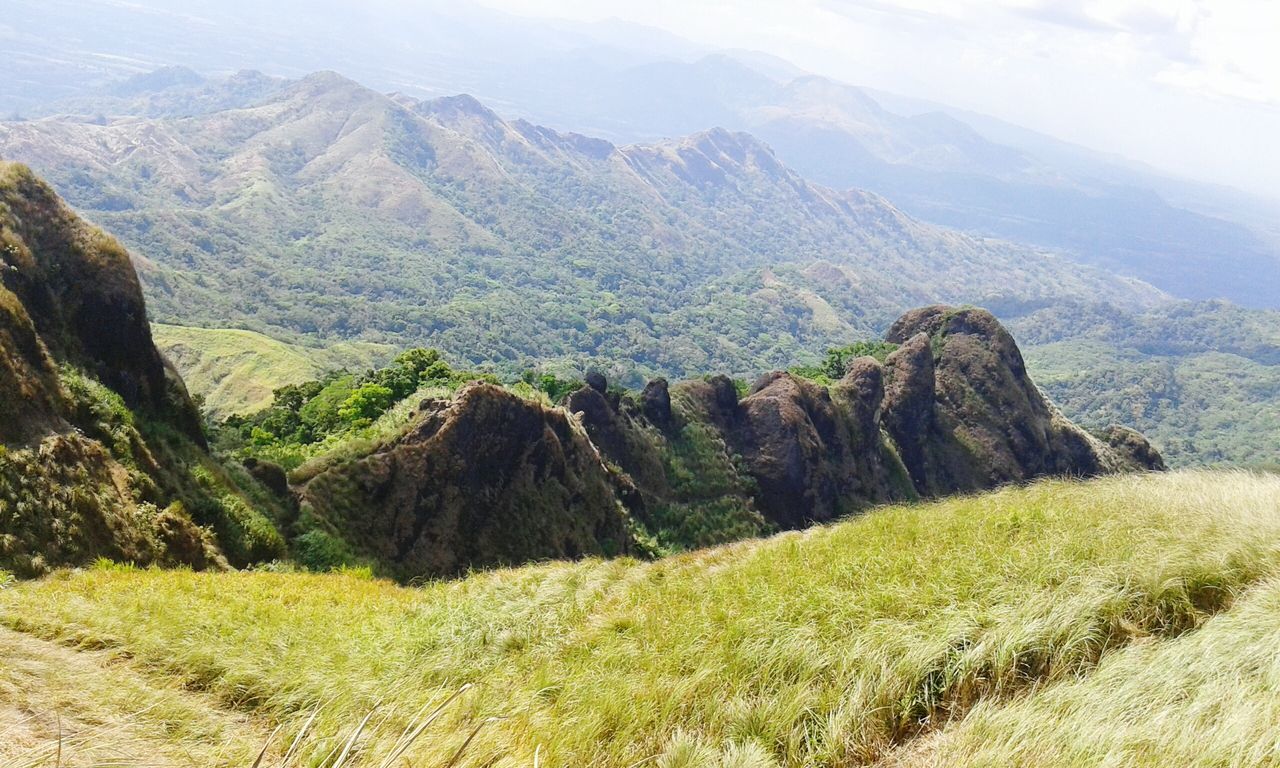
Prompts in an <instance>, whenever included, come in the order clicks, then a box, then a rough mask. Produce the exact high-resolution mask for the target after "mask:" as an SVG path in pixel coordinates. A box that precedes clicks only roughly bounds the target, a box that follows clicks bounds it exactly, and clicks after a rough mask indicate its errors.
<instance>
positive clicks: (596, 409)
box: [565, 387, 668, 517]
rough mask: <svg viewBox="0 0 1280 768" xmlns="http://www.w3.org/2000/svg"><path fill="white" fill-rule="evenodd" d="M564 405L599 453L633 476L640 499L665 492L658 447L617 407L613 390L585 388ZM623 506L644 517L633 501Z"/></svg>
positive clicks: (571, 395) (659, 495)
mask: <svg viewBox="0 0 1280 768" xmlns="http://www.w3.org/2000/svg"><path fill="white" fill-rule="evenodd" d="M565 407H566V408H568V410H569V412H570V413H574V414H577V415H578V418H579V419H580V420H581V421H582V426H583V428H585V429H586V430H587V435H588V436H589V437H590V438H591V442H592V443H594V444H595V446H596V447H597V448H598V449H599V450H600V453H601V454H602V455H603V456H604V457H605V458H606V459H608V460H609V461H611V462H613V463H614V464H615V465H616V466H618V467H620V468H622V469H623V470H624V471H625V472H626V473H627V474H628V475H629V476H630V480H631V482H632V483H634V485H635V486H636V489H637V491H638V492H640V493H641V498H648V499H655V498H657V497H662V496H665V495H666V493H667V490H668V488H667V481H666V476H665V474H664V472H663V468H662V457H661V455H660V454H659V452H658V446H657V445H656V444H655V443H654V441H653V440H652V439H650V438H648V437H647V436H646V435H645V434H644V431H643V428H642V427H641V426H640V425H639V424H636V423H635V422H634V421H633V419H632V418H631V416H630V415H628V414H627V413H625V412H623V410H622V409H620V408H619V407H618V403H617V402H616V401H615V400H614V399H613V393H609V394H601V392H600V391H599V390H597V389H595V388H593V387H582V388H581V389H579V390H577V391H575V392H572V393H570V395H569V396H568V398H566V400H565ZM624 506H626V507H627V508H628V509H630V510H632V511H633V512H634V513H636V514H637V515H639V516H641V517H643V515H644V512H643V510H642V509H641V508H638V507H637V506H636V505H635V504H634V503H631V504H624Z"/></svg>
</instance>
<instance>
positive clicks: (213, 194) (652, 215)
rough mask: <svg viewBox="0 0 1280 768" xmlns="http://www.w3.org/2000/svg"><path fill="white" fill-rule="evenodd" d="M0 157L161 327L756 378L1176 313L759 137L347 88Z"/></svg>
mask: <svg viewBox="0 0 1280 768" xmlns="http://www.w3.org/2000/svg"><path fill="white" fill-rule="evenodd" d="M0 155H3V156H5V157H11V158H14V159H20V160H23V161H25V162H28V163H30V164H31V165H33V166H34V167H36V168H37V169H39V170H40V171H41V172H42V173H45V174H46V175H47V176H48V177H49V178H50V179H51V180H52V182H53V183H54V184H55V186H57V187H58V188H59V189H60V191H62V192H63V193H64V194H65V195H66V196H67V197H68V198H69V199H70V200H71V201H72V202H73V203H74V204H76V205H77V206H78V207H80V208H81V209H82V210H84V211H85V212H86V213H87V214H88V215H90V216H92V217H93V218H94V219H95V220H96V221H98V222H100V223H102V224H103V225H106V226H109V227H110V228H111V229H112V230H113V231H115V232H118V233H119V234H120V236H121V237H123V238H124V239H125V241H126V242H127V243H128V244H129V245H130V246H131V247H132V248H134V249H135V252H136V254H137V255H138V258H139V269H140V272H141V274H142V276H143V279H144V281H145V282H146V285H147V287H148V289H149V291H150V298H151V306H152V311H153V312H154V313H155V319H157V320H160V321H163V322H176V323H181V324H196V325H205V326H210V327H224V326H226V325H228V324H231V325H238V326H242V327H246V328H249V329H251V330H259V331H268V332H271V333H273V334H275V335H277V336H283V337H285V338H288V337H291V336H293V337H299V336H305V337H311V338H317V339H326V340H329V341H337V340H361V341H374V342H382V343H390V344H393V345H396V346H401V347H403V346H412V345H416V344H429V345H435V346H438V347H440V348H441V349H442V350H444V351H446V352H448V353H449V354H450V355H451V356H453V357H455V359H459V360H467V361H470V362H472V363H494V364H499V365H503V366H508V367H516V366H521V365H526V366H527V365H534V364H545V363H546V361H548V360H551V361H556V360H559V361H563V362H564V363H566V364H568V363H573V364H580V363H581V362H582V361H583V360H584V359H596V360H598V361H600V362H601V363H602V364H611V365H613V366H616V370H618V372H619V373H622V374H624V375H626V376H630V377H634V378H635V379H637V380H638V377H640V376H641V375H644V374H646V373H653V372H662V373H667V374H676V375H685V374H688V373H694V372H699V373H700V372H702V371H707V370H721V371H726V372H730V373H746V372H749V371H752V370H757V369H759V368H760V367H766V366H770V365H772V366H780V365H786V364H789V363H791V362H792V361H793V360H795V359H797V358H799V357H803V356H804V355H805V354H810V355H812V354H813V350H821V349H823V348H825V347H827V346H833V345H836V344H843V343H848V342H849V341H850V340H851V339H856V338H861V337H865V336H869V335H871V334H873V333H875V332H876V331H878V330H879V329H881V328H883V327H885V326H886V325H887V324H888V322H889V321H890V320H892V318H893V317H894V316H896V315H897V314H898V313H899V312H900V311H901V310H903V309H905V308H907V307H909V306H913V305H919V304H923V303H928V302H932V301H948V302H993V303H995V302H998V303H1010V302H1013V303H1018V302H1023V303H1025V302H1040V303H1049V304H1051V303H1053V302H1054V301H1055V300H1058V299H1068V298H1079V297H1084V296H1091V297H1099V298H1103V299H1105V300H1109V301H1112V302H1115V303H1119V304H1122V305H1124V304H1134V305H1138V306H1146V305H1149V304H1151V303H1153V302H1156V301H1158V300H1160V298H1161V297H1160V295H1159V293H1158V292H1157V291H1155V290H1154V289H1152V288H1150V287H1149V286H1145V285H1143V284H1140V283H1137V282H1134V281H1128V280H1123V279H1117V278H1113V277H1110V276H1108V275H1106V274H1105V273H1102V272H1100V271H1095V270H1090V269H1088V268H1084V267H1081V266H1079V265H1077V264H1074V263H1072V262H1069V261H1066V260H1064V259H1062V258H1059V257H1056V256H1053V255H1051V254H1046V253H1042V252H1038V251H1035V250H1033V249H1029V248H1025V247H1021V246H1015V245H1012V244H1009V243H1004V242H995V241H989V240H984V239H981V238H975V237H969V236H965V235H961V234H957V233H955V232H950V231H947V230H943V229H940V228H937V227H933V226H930V225H926V224H922V223H920V222H918V221H915V220H913V219H911V218H910V217H908V216H906V215H904V214H903V213H901V212H900V211H898V210H897V209H896V208H894V207H893V206H891V205H890V204H888V203H887V202H886V201H885V200H883V199H882V198H880V197H878V196H875V195H872V194H869V193H865V192H857V191H835V190H831V189H828V188H825V187H821V186H818V185H816V184H813V183H811V182H808V181H806V180H805V179H804V178H802V177H801V176H799V175H798V174H796V173H795V172H794V171H792V170H790V169H789V168H787V167H786V166H785V165H783V164H782V163H781V162H780V161H779V160H778V159H777V158H776V157H775V156H774V154H773V153H772V151H770V149H769V148H768V147H767V146H765V145H764V144H762V143H761V142H759V141H757V140H756V139H754V138H752V137H751V136H748V135H745V134H740V133H731V132H728V131H724V130H719V129H717V130H712V131H708V132H704V133H699V134H695V135H693V136H690V137H687V138H684V139H678V140H671V141H666V142H660V143H656V144H646V145H633V146H626V147H617V146H614V145H613V144H610V143H608V142H605V141H602V140H599V139H591V138H587V137H584V136H581V135H578V134H566V133H558V132H555V131H552V130H549V129H546V128H542V127H539V126H536V125H533V124H531V123H528V122H525V121H522V120H516V121H506V120H503V119H501V118H500V117H499V116H498V115H497V114H495V113H494V112H493V111H491V110H489V109H487V108H486V107H485V106H483V105H482V104H480V103H479V102H478V101H476V100H475V99H473V98H471V97H468V96H456V97H448V98H442V99H436V100H429V101H422V102H419V101H415V100H413V99H410V98H408V97H396V98H391V97H387V96H384V95H381V94H378V93H376V92H374V91H372V90H369V89H366V88H363V87H361V86H359V85H357V84H356V83H354V82H351V81H349V80H346V79H344V78H341V77H339V76H337V75H334V74H318V75H313V76H310V77H307V78H306V79H304V80H301V81H298V82H296V83H293V84H290V85H289V86H288V87H287V88H285V89H283V90H281V91H279V92H278V93H275V94H274V95H272V96H271V97H269V98H268V99H267V100H265V101H263V102H261V103H260V104H258V105H257V106H253V107H249V108H243V109H231V110H223V111H218V112H213V113H210V114H201V115H196V116H193V117H187V118H164V119H139V118H121V119H118V120H110V121H108V123H107V124H106V125H99V124H96V123H94V122H82V121H67V120H57V119H46V120H34V121H26V122H20V123H10V124H4V125H0Z"/></svg>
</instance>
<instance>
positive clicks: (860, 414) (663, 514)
mask: <svg viewBox="0 0 1280 768" xmlns="http://www.w3.org/2000/svg"><path fill="white" fill-rule="evenodd" d="M475 379H476V376H475V374H474V373H469V372H466V371H455V370H453V369H452V368H451V367H450V366H449V365H448V364H447V363H445V362H444V361H443V360H441V359H440V358H439V355H438V353H436V352H435V351H433V350H421V349H419V350H411V351H409V352H406V353H404V354H402V355H400V356H398V357H397V358H396V359H395V361H394V363H393V364H392V365H391V366H388V367H387V368H383V369H380V370H376V371H368V372H365V373H363V374H359V375H355V374H334V375H330V376H328V377H326V378H325V379H323V380H320V381H316V382H310V383H307V384H304V385H300V386H290V387H285V388H283V389H280V390H277V391H276V393H275V397H274V400H273V403H272V405H271V407H270V408H267V409H265V410H263V411H261V412H258V413H255V414H253V415H251V416H248V417H235V418H231V419H228V420H227V421H226V422H225V423H224V424H223V425H222V426H221V427H220V428H219V429H218V430H217V432H216V434H217V436H218V437H217V443H218V444H219V445H220V446H221V447H222V448H223V450H224V451H226V452H229V453H233V455H235V456H237V457H239V458H240V459H241V460H242V461H243V462H244V464H245V466H247V467H249V468H250V469H251V471H253V472H254V474H255V475H258V476H259V477H262V478H264V479H265V478H267V477H274V478H275V481H274V482H273V483H272V487H273V488H274V489H275V490H276V492H277V493H278V494H279V495H280V496H281V497H285V498H290V497H291V498H292V499H293V500H295V502H296V509H295V511H294V514H292V515H290V517H289V518H288V520H287V521H283V522H285V526H284V527H283V528H282V530H283V532H284V533H285V534H286V536H287V537H288V538H289V540H290V541H291V542H292V543H293V553H294V556H295V558H296V559H297V560H298V561H299V562H301V563H302V564H305V565H307V566H308V567H312V568H317V569H324V568H331V567H335V566H350V565H353V564H356V563H363V564H367V565H370V566H372V567H373V568H374V569H375V571H376V572H377V573H380V574H388V575H391V576H394V577H396V578H398V579H401V580H405V581H412V580H415V579H421V578H427V577H434V576H448V575H456V574H458V573H461V572H465V571H466V570H467V569H469V568H475V567H490V566H494V565H504V564H516V563H521V562H529V561H534V560H539V559H545V558H576V557H581V556H583V555H609V556H617V555H624V554H635V555H656V554H662V553H667V552H673V551H680V550H684V549H691V548H696V547H701V546H707V545H711V544H718V543H723V542H726V541H733V540H736V539H740V538H745V537H749V536H757V535H761V534H763V533H767V532H770V531H774V530H781V529H795V528H804V527H807V526H810V525H813V524H815V523H822V522H827V521H830V520H833V519H837V518H839V517H843V516H847V515H851V514H855V513H858V512H861V511H864V510H866V509H867V508H869V507H871V506H873V505H876V504H880V503H884V502H888V501H894V500H902V499H914V498H919V497H935V496H943V495H948V494H954V493H960V492H972V491H976V490H981V489H986V488H992V487H996V486H999V485H1002V484H1006V483H1016V482H1025V481H1027V480H1031V479H1034V478H1037V477H1042V476H1046V475H1051V476H1072V477H1086V476H1088V477H1091V476H1096V475H1101V474H1108V473H1115V472H1127V471H1147V470H1161V469H1164V463H1163V460H1162V459H1161V458H1160V455H1159V453H1158V452H1157V451H1156V450H1155V449H1153V448H1152V447H1151V446H1150V445H1149V444H1148V443H1147V442H1146V440H1145V438H1143V437H1142V436H1141V435H1139V434H1138V433H1136V432H1133V431H1131V430H1127V429H1124V428H1123V427H1114V426H1113V427H1109V428H1107V429H1105V430H1102V431H1100V432H1099V433H1097V434H1096V435H1094V434H1089V433H1086V432H1085V431H1083V430H1081V429H1080V428H1079V427H1077V426H1075V425H1074V424H1072V423H1070V422H1069V421H1067V420H1066V419H1064V418H1063V417H1062V416H1061V414H1060V413H1058V411H1057V409H1056V408H1054V407H1053V406H1052V405H1051V404H1050V403H1048V402H1047V401H1046V400H1045V399H1044V397H1043V396H1042V395H1041V394H1040V391H1039V390H1038V389H1037V388H1036V386H1035V385H1034V384H1033V383H1032V382H1031V380H1030V379H1029V378H1028V376H1027V372H1026V367H1025V365H1024V363H1023V360H1022V357H1021V354H1020V352H1019V350H1018V348H1017V346H1016V345H1015V344H1014V342H1013V339H1012V337H1011V336H1009V334H1008V333H1007V332H1006V331H1005V330H1004V329H1003V328H1002V327H1001V326H1000V325H999V323H998V322H997V321H996V320H995V318H994V317H992V316H991V315H990V314H989V313H987V312H985V311H982V310H977V309H953V308H950V307H943V306H934V307H926V308H923V309H919V310H915V311H913V312H910V313H908V314H906V315H904V316H903V317H902V318H900V319H899V320H898V321H897V322H896V323H895V324H894V326H893V327H892V328H891V329H890V332H889V335H888V337H887V341H885V342H880V343H877V344H870V345H866V344H864V345H862V346H861V347H853V348H850V349H847V350H842V351H840V352H837V353H833V354H832V355H831V356H830V357H829V359H828V360H827V361H826V364H825V365H824V366H823V367H822V369H821V370H817V371H814V370H806V369H804V368H797V369H795V370H793V371H792V372H787V371H773V372H770V373H767V374H765V375H763V376H761V377H760V378H759V379H758V380H757V381H756V382H755V384H753V385H751V386H750V388H749V389H748V388H746V384H745V382H743V383H742V384H741V386H742V387H743V389H741V390H740V389H739V387H738V385H737V383H735V382H733V381H731V380H730V379H728V378H727V377H725V376H723V375H721V376H712V377H707V378H704V379H695V380H691V381H683V382H678V383H676V384H674V385H670V384H668V382H667V381H666V380H665V379H655V380H653V381H650V382H649V383H648V384H647V385H646V386H645V388H644V390H643V391H642V392H640V393H639V394H638V395H637V394H636V393H634V392H626V391H622V390H619V389H615V388H610V387H609V384H608V381H607V379H606V378H605V377H604V376H603V375H602V374H600V373H599V372H592V373H590V374H588V376H587V379H586V383H582V382H577V383H573V382H565V381H561V380H558V379H556V378H555V377H554V376H543V377H538V376H537V375H536V374H534V373H533V372H529V374H528V375H526V376H525V377H523V378H522V380H521V381H520V382H518V383H517V384H515V385H513V386H511V387H509V388H503V387H501V386H498V385H497V384H496V382H494V381H493V379H492V378H491V377H489V380H488V381H476V380H475ZM553 403H555V404H558V405H559V406H560V407H554V406H553ZM286 470H288V472H287V473H286Z"/></svg>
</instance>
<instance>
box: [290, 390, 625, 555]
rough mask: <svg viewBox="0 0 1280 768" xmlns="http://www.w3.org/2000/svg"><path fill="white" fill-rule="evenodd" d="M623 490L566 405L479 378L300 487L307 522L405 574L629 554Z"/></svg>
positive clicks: (423, 409)
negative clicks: (393, 435)
mask: <svg viewBox="0 0 1280 768" xmlns="http://www.w3.org/2000/svg"><path fill="white" fill-rule="evenodd" d="M590 391H591V392H592V393H593V394H594V395H599V394H600V393H599V392H597V391H595V390H590ZM632 495H633V494H632V492H631V489H630V488H629V487H628V485H627V484H626V483H623V482H621V481H620V479H619V478H618V477H616V476H614V475H613V474H612V473H611V472H610V471H609V469H608V468H607V467H606V466H605V465H604V462H603V461H602V459H601V457H600V453H599V452H598V451H597V450H596V447H595V446H594V445H592V443H591V441H590V439H588V437H587V435H586V434H584V433H583V432H582V431H581V429H580V428H579V427H578V426H577V425H576V424H574V423H573V421H572V420H571V419H570V417H569V416H568V414H567V413H565V412H564V411H563V410H560V409H555V408H546V407H544V406H542V405H539V404H537V403H534V402H530V401H527V400H523V399H521V398H519V397H517V396H515V395H513V394H511V393H510V392H507V391H506V390H504V389H502V388H501V387H497V386H494V385H491V384H482V383H477V384H471V385H468V386H467V387H465V388H464V389H463V390H461V391H460V392H459V393H458V395H457V396H456V397H455V398H454V399H453V400H452V401H448V402H440V401H436V402H429V403H425V404H424V405H423V408H422V412H421V414H419V415H418V416H417V417H416V418H415V420H414V423H413V426H412V427H411V428H410V429H409V430H408V431H407V432H406V433H405V434H403V435H402V436H401V437H399V438H397V439H396V440H394V441H391V442H390V443H387V444H386V445H383V446H382V447H380V448H378V449H377V450H375V451H374V452H373V453H371V454H369V455H367V456H365V457H363V458H361V459H358V460H356V461H353V462H350V463H343V464H340V465H338V466H335V467H333V468H331V469H329V470H327V471H325V472H322V473H320V474H319V475H317V476H316V477H315V478H313V479H312V480H310V481H309V482H308V483H307V484H306V485H305V486H304V487H303V488H301V489H300V498H301V502H302V514H303V515H304V516H305V515H314V516H315V518H317V519H318V520H320V521H322V523H323V524H324V525H327V526H329V527H331V528H332V529H334V531H335V532H336V533H337V534H339V535H340V536H341V537H342V538H344V539H345V540H346V541H347V542H349V543H350V544H351V545H352V546H353V547H355V548H356V549H357V551H359V552H360V553H362V554H364V555H366V556H370V557H373V558H375V559H376V560H377V561H378V562H380V563H382V564H383V565H384V566H386V567H387V568H388V569H389V570H390V571H392V572H393V573H395V574H396V575H399V576H401V577H404V578H412V577H419V576H424V575H437V576H438V575H448V574H456V573H460V572H462V571H465V570H466V569H468V568H472V567H484V566H494V565H503V564H517V563H523V562H528V561H531V560H543V559H551V558H577V557H582V556H585V555H620V554H626V553H629V552H632V551H634V550H635V543H634V541H633V539H632V535H631V533H630V530H629V527H628V513H627V512H626V510H624V508H623V504H622V499H624V498H627V497H630V496H632Z"/></svg>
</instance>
